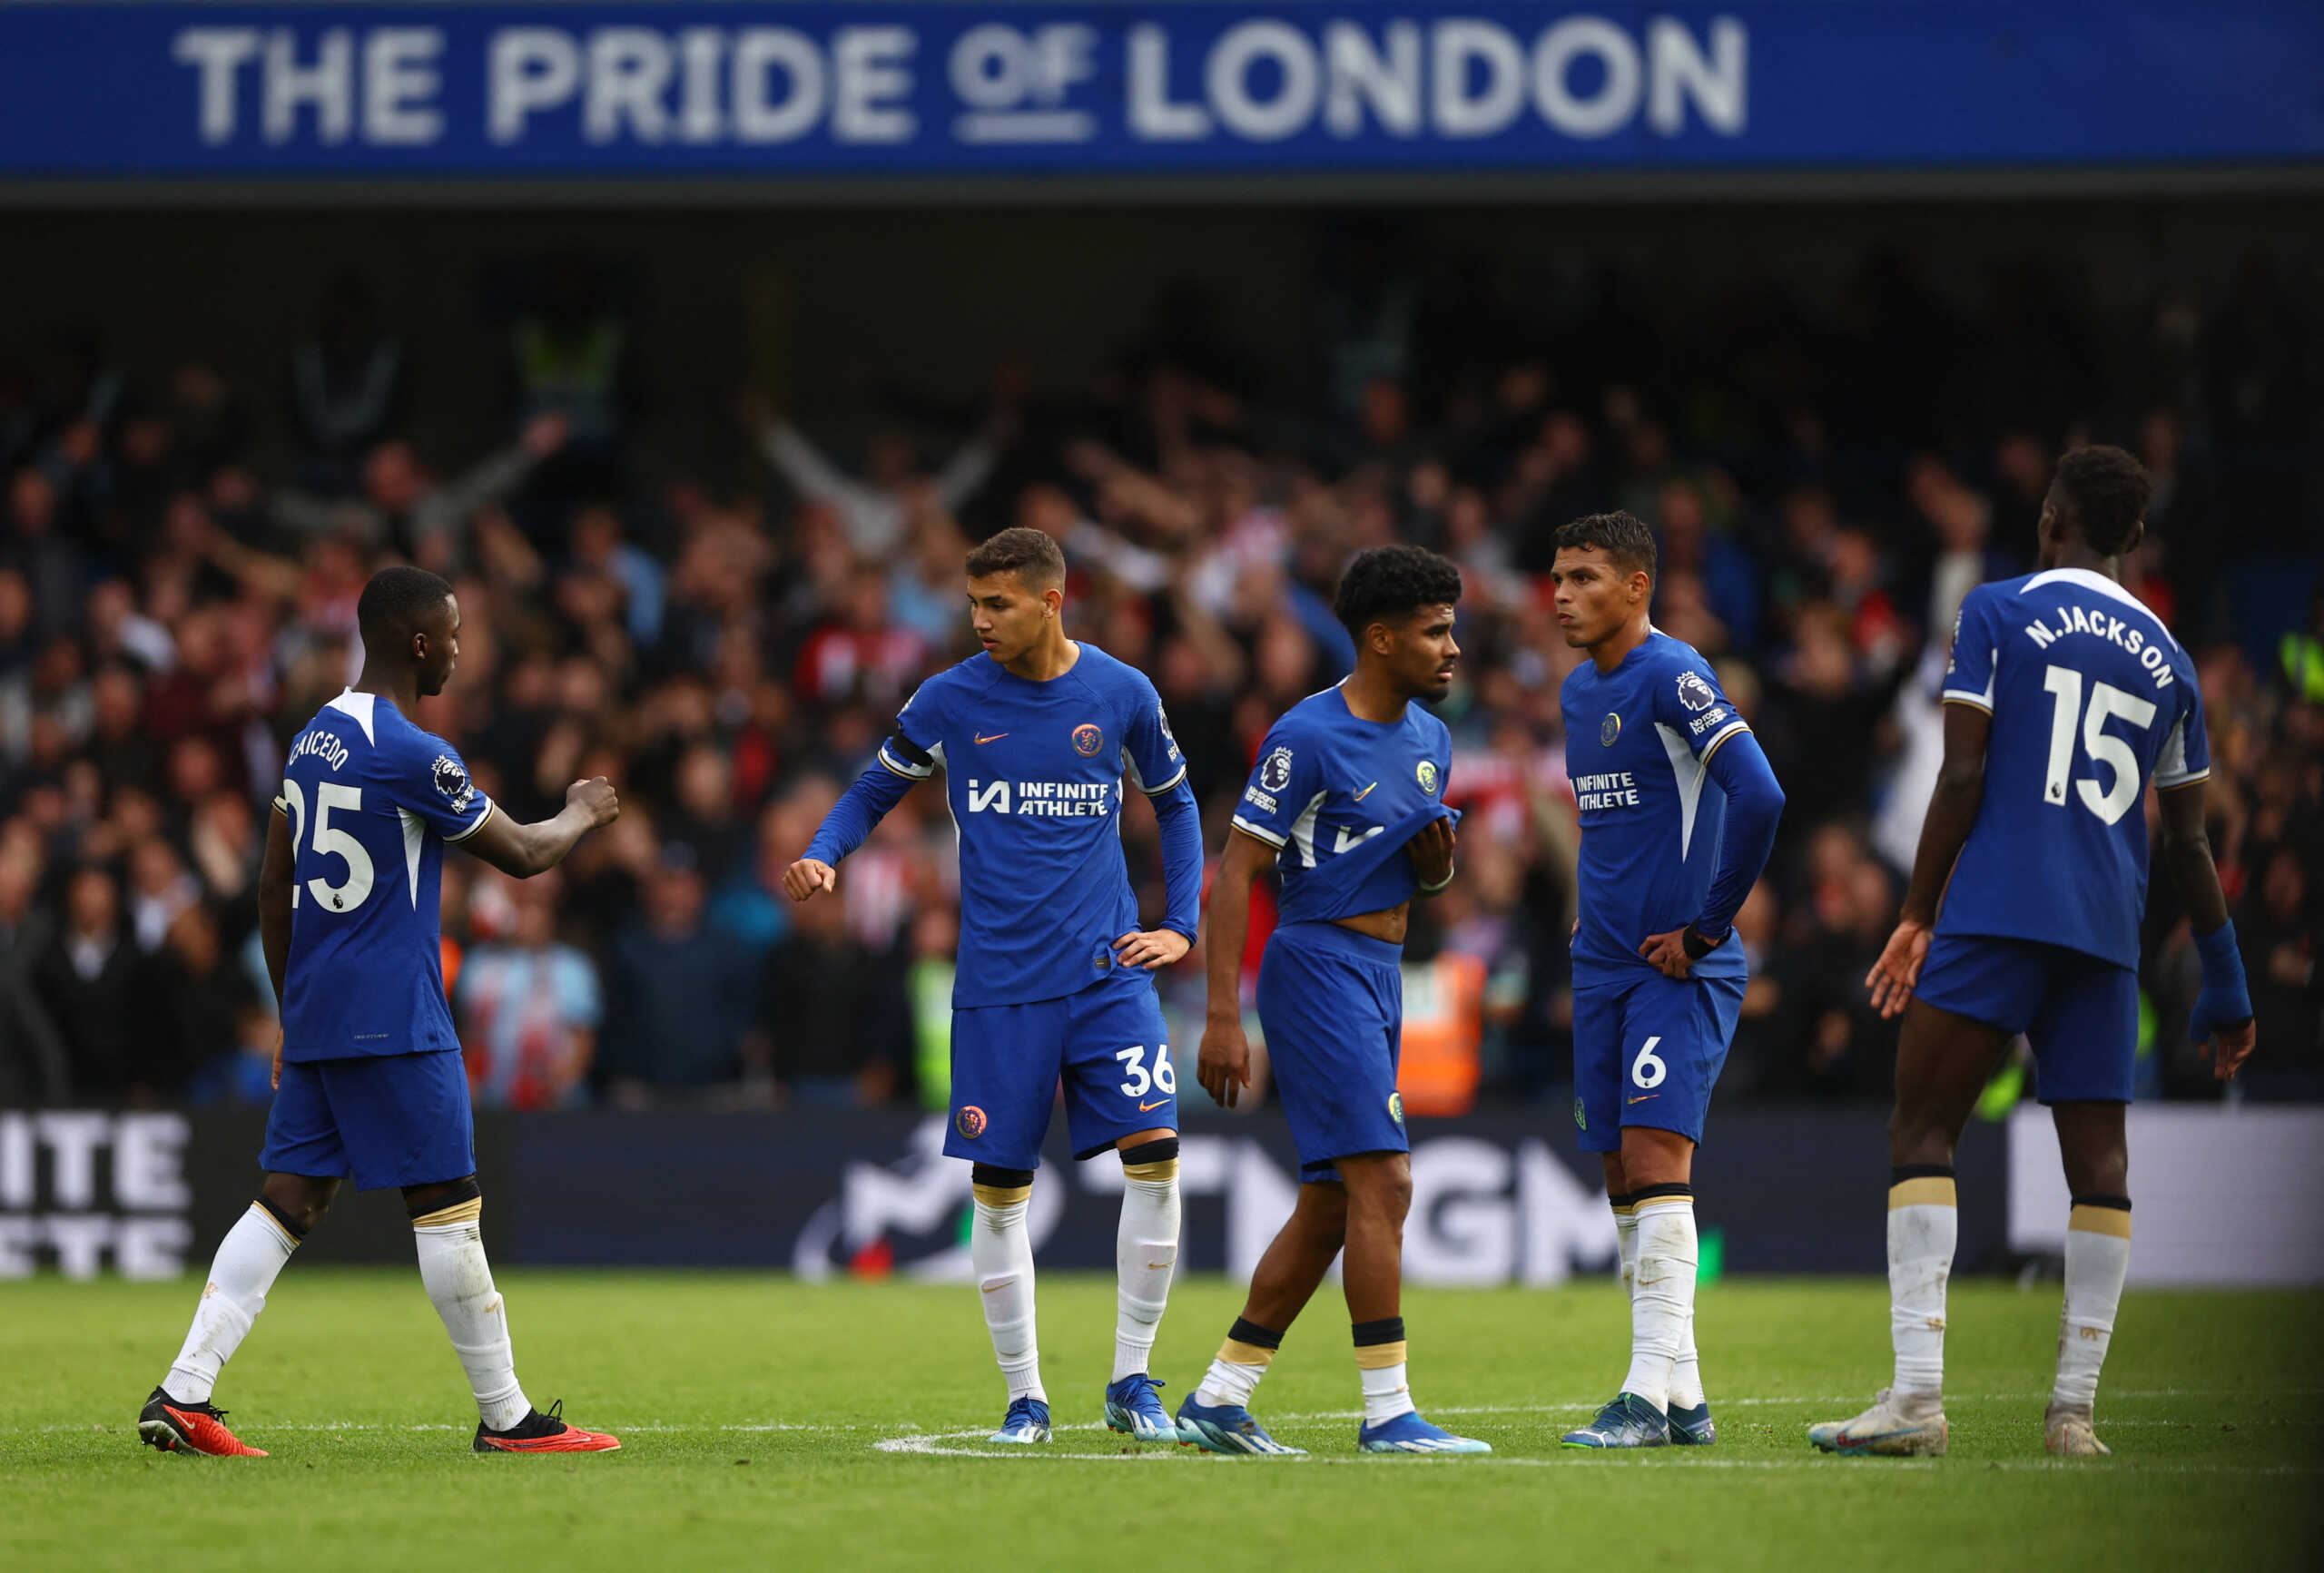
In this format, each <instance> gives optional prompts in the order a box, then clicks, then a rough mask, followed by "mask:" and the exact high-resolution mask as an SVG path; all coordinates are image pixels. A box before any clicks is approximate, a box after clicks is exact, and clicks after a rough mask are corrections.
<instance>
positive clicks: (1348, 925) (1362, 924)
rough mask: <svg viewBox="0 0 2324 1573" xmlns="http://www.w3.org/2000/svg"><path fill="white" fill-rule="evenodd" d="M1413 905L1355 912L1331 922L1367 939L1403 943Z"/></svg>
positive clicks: (1405, 904) (1401, 902)
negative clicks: (1352, 930)
mask: <svg viewBox="0 0 2324 1573" xmlns="http://www.w3.org/2000/svg"><path fill="white" fill-rule="evenodd" d="M1412 918H1413V904H1412V903H1411V902H1410V901H1399V902H1397V903H1396V904H1395V905H1394V906H1393V907H1383V908H1382V909H1380V910H1379V911H1377V912H1357V913H1355V914H1354V915H1353V916H1350V917H1346V918H1334V919H1332V921H1333V922H1334V923H1337V924H1338V925H1339V926H1340V927H1341V928H1343V929H1354V930H1355V931H1356V932H1357V933H1359V934H1361V935H1363V936H1364V938H1365V939H1385V940H1386V941H1387V942H1388V943H1389V944H1391V945H1401V944H1403V942H1404V930H1405V929H1407V928H1408V927H1410V926H1411V923H1412Z"/></svg>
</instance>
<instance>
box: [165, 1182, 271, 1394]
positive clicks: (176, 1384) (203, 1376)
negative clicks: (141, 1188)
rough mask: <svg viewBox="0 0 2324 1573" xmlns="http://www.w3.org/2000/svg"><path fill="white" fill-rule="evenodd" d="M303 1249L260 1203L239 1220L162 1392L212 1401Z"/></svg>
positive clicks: (220, 1251)
mask: <svg viewBox="0 0 2324 1573" xmlns="http://www.w3.org/2000/svg"><path fill="white" fill-rule="evenodd" d="M298 1248H299V1241H298V1237H297V1236H296V1235H294V1234H291V1231H290V1230H288V1229H286V1228H284V1227H283V1226H282V1225H281V1224H280V1223H278V1222H277V1221H276V1219H275V1216H274V1214H271V1213H270V1212H268V1211H267V1210H266V1209H265V1207H263V1206H261V1204H258V1203H256V1202H252V1203H251V1205H250V1210H249V1211H248V1212H246V1213H244V1214H242V1215H241V1217H240V1218H238V1219H236V1220H235V1221H234V1226H233V1227H232V1228H231V1229H229V1230H227V1231H226V1237H225V1238H224V1239H223V1240H221V1241H220V1242H218V1254H217V1255H216V1256H215V1257H213V1258H212V1260H211V1263H210V1277H209V1280H208V1282H206V1283H203V1285H202V1303H200V1304H199V1305H196V1306H195V1307H194V1308H193V1325H192V1327H191V1328H188V1329H187V1330H186V1335H185V1347H184V1348H182V1349H181V1350H179V1351H178V1357H177V1359H175V1360H173V1361H172V1362H170V1373H169V1375H167V1376H165V1377H163V1378H162V1391H163V1392H165V1393H168V1394H169V1395H170V1396H171V1397H172V1398H173V1399H176V1400H178V1401H180V1402H182V1403H208V1402H209V1401H210V1395H211V1394H212V1392H213V1391H216V1390H217V1387H218V1373H219V1372H220V1371H222V1370H224V1369H225V1365H226V1362H228V1361H229V1360H231V1359H232V1358H233V1357H234V1351H235V1350H236V1349H237V1348H239V1347H241V1342H242V1339H243V1337H244V1336H245V1335H246V1334H247V1333H249V1332H250V1330H251V1322H256V1321H257V1320H258V1313H259V1312H261V1311H263V1310H265V1309H266V1292H267V1291H268V1290H270V1289H271V1288H273V1287H274V1280H275V1276H276V1275H277V1274H278V1273H281V1271H282V1264H283V1263H286V1262H288V1261H290V1260H291V1252H293V1251H296V1250H297V1249H298Z"/></svg>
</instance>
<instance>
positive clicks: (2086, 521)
mask: <svg viewBox="0 0 2324 1573" xmlns="http://www.w3.org/2000/svg"><path fill="white" fill-rule="evenodd" d="M2057 486H2058V490H2059V492H2060V493H2061V495H2062V496H2063V498H2064V500H2065V505H2066V511H2067V513H2069V514H2070V515H2071V516H2073V522H2074V525H2075V526H2076V527H2077V528H2079V529H2080V530H2081V532H2082V538H2083V541H2084V542H2086V543H2087V544H2088V545H2089V546H2090V549H2091V550H2092V551H2093V552H2098V553H2101V554H2102V555H2106V556H2109V557H2114V556H2120V555H2122V553H2124V552H2126V551H2128V550H2129V549H2130V545H2131V539H2132V536H2133V535H2134V534H2135V533H2136V532H2137V530H2138V526H2139V521H2140V520H2141V519H2143V518H2145V517H2146V505H2147V503H2148V501H2149V500H2150V499H2151V498H2152V497H2153V496H2154V483H2153V482H2152V480H2150V479H2148V478H2147V473H2146V469H2145V467H2143V466H2142V465H2141V464H2140V463H2139V461H2138V460H2136V459H2134V458H2132V457H2131V456H2130V455H2129V454H2127V453H2124V452H2123V451H2122V449H2121V448H2119V447H2077V448H2073V449H2070V450H2068V452H2067V453H2066V454H2065V456H2064V457H2062V458H2060V459H2059V460H2058V474H2057Z"/></svg>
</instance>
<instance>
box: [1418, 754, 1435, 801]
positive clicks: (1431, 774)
mask: <svg viewBox="0 0 2324 1573" xmlns="http://www.w3.org/2000/svg"><path fill="white" fill-rule="evenodd" d="M1413 774H1415V775H1417V776H1419V777H1420V790H1421V791H1424V792H1426V793H1428V795H1429V796H1431V797H1434V796H1435V795H1436V762H1435V761H1434V760H1433V759H1424V760H1423V761H1421V762H1420V768H1419V769H1418V770H1416V771H1414V772H1413Z"/></svg>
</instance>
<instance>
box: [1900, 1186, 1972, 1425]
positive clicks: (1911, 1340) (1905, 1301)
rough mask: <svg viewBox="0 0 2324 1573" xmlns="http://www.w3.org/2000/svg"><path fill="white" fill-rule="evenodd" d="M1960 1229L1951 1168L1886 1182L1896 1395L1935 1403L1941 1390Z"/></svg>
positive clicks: (1943, 1389) (1943, 1383)
mask: <svg viewBox="0 0 2324 1573" xmlns="http://www.w3.org/2000/svg"><path fill="white" fill-rule="evenodd" d="M1960 1230H1961V1211H1960V1207H1959V1205H1958V1204H1957V1201H1956V1198H1955V1191H1954V1188H1953V1176H1952V1175H1951V1174H1950V1173H1949V1172H1948V1173H1945V1174H1942V1175H1914V1176H1911V1177H1909V1178H1905V1179H1901V1180H1897V1181H1896V1182H1895V1183H1894V1184H1892V1185H1890V1186H1889V1187H1888V1336H1889V1340H1890V1342H1893V1343H1894V1344H1895V1345H1896V1382H1895V1384H1894V1387H1895V1391H1896V1396H1897V1397H1898V1398H1899V1399H1900V1400H1902V1399H1905V1398H1906V1397H1907V1396H1909V1397H1910V1398H1912V1399H1915V1400H1921V1401H1925V1402H1926V1403H1929V1404H1934V1403H1935V1401H1937V1398H1938V1395H1939V1394H1941V1393H1942V1392H1943V1391H1945V1280H1946V1279H1947V1278H1949V1277H1950V1276H1951V1275H1952V1273H1953V1250H1954V1245H1955V1242H1956V1241H1957V1240H1958V1239H1959V1236H1960Z"/></svg>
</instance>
